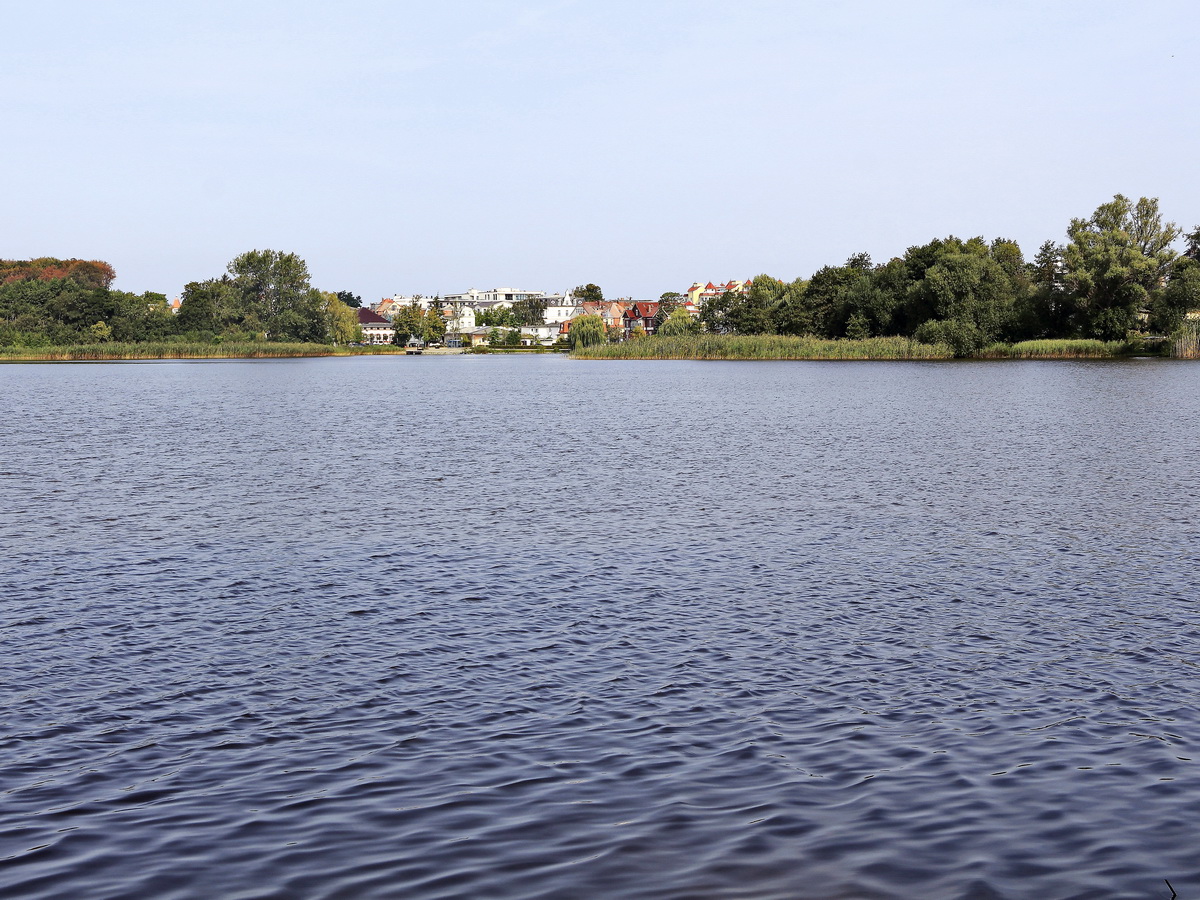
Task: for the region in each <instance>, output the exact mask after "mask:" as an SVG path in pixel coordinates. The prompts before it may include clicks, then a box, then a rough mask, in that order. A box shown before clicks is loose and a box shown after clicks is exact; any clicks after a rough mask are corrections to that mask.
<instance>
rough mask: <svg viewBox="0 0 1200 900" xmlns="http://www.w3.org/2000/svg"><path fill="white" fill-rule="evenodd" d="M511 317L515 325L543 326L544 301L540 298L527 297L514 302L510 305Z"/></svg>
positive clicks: (544, 314) (544, 320)
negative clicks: (514, 320) (514, 318)
mask: <svg viewBox="0 0 1200 900" xmlns="http://www.w3.org/2000/svg"><path fill="white" fill-rule="evenodd" d="M512 312H513V316H515V317H516V324H517V325H544V324H545V322H546V301H545V300H543V299H542V298H541V297H527V298H526V299H524V300H516V301H514V302H513V305H512Z"/></svg>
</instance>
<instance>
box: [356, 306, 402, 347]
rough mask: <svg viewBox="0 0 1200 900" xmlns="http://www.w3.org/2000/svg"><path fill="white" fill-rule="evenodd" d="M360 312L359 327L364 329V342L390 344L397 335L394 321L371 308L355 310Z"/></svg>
mask: <svg viewBox="0 0 1200 900" xmlns="http://www.w3.org/2000/svg"><path fill="white" fill-rule="evenodd" d="M355 311H356V312H357V313H358V327H359V328H361V329H362V335H363V343H364V344H390V343H391V342H392V338H393V337H395V336H396V330H395V329H394V328H392V323H391V322H389V321H388V320H387V319H385V318H384V317H383V316H381V315H380V314H379V313H377V312H375V311H373V310H370V309H358V310H355Z"/></svg>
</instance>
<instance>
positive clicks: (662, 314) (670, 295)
mask: <svg viewBox="0 0 1200 900" xmlns="http://www.w3.org/2000/svg"><path fill="white" fill-rule="evenodd" d="M684 299H685V298H684V296H683V294H677V293H676V292H675V291H667V292H666V293H664V294H660V295H659V297H658V312H657V313H655V314H654V319H655V325H656V326H657V328H661V327H662V326H663V325H664V324H666V321H667V319H669V318H670V317H671V313H673V312H675V310H676V309H677V308H678V307H679V305H680V304H681V303H683V301H684Z"/></svg>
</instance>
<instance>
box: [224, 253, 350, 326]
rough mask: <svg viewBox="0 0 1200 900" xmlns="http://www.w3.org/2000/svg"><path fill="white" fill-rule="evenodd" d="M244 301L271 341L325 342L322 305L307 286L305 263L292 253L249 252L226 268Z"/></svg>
mask: <svg viewBox="0 0 1200 900" xmlns="http://www.w3.org/2000/svg"><path fill="white" fill-rule="evenodd" d="M228 272H229V275H230V276H232V278H233V281H234V283H235V284H236V285H237V287H238V289H239V290H240V291H241V292H242V295H243V298H244V301H245V303H246V305H247V307H248V308H249V310H250V312H252V313H253V314H254V315H255V316H256V317H257V318H258V319H259V320H260V321H261V322H262V323H263V324H264V325H265V326H266V331H267V334H268V336H269V337H270V338H271V339H273V340H289V341H315V342H324V341H326V340H328V333H327V331H326V325H325V302H324V300H323V298H322V297H321V294H320V292H319V291H315V290H313V288H312V286H311V285H310V284H309V274H308V264H307V263H305V262H304V260H303V259H301V258H300V257H299V256H297V255H296V254H294V253H282V252H280V251H277V250H250V251H248V252H246V253H243V254H241V255H240V256H238V257H236V258H235V259H234V260H233V261H232V262H230V263H229V266H228Z"/></svg>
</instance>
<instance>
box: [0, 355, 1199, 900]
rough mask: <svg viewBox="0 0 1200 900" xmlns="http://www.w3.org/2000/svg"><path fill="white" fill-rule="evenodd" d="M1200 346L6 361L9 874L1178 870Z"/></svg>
mask: <svg viewBox="0 0 1200 900" xmlns="http://www.w3.org/2000/svg"><path fill="white" fill-rule="evenodd" d="M1198 448H1200V366H1196V365H1193V364H1188V363H1178V362H1170V361H1153V360H1141V361H1121V362H1080V363H1072V362H1054V363H1033V362H1028V363H924V364H917V363H699V362H697V363H689V362H679V363H669V362H646V363H639V362H628V363H615V362H579V361H570V360H566V359H563V358H561V357H551V356H542V357H531V358H502V357H486V356H484V357H442V358H394V357H393V358H370V357H361V358H354V359H314V360H272V361H213V362H162V363H124V364H57V365H5V366H0V615H2V617H3V619H2V622H3V627H2V630H0V641H2V645H0V791H2V793H0V894H3V895H4V896H16V897H31V898H64V900H66V898H71V900H78V898H84V897H86V898H89V900H94V898H134V897H137V898H147V897H153V898H214V897H221V898H374V897H387V898H420V900H425V898H590V897H596V898H601V897H603V898H647V900H649V898H655V900H657V898H681V900H682V898H705V900H708V898H754V900H764V898H767V900H769V898H780V900H784V898H787V900H796V898H801V900H803V898H856V900H857V898H916V897H921V898H995V897H1013V898H1028V897H1037V898H1041V900H1046V898H1068V897H1070V898H1098V897H1103V898H1108V897H1121V898H1125V897H1128V898H1138V900H1145V898H1164V900H1165V898H1167V897H1169V896H1170V891H1169V890H1168V889H1167V886H1166V880H1168V879H1169V880H1170V882H1171V884H1172V885H1173V886H1174V888H1175V890H1176V891H1178V893H1179V897H1180V898H1182V900H1195V898H1200V852H1198V851H1197V846H1200V836H1198V827H1197V826H1198V824H1200V815H1198V814H1197V808H1198V806H1200V766H1198V762H1197V759H1198V757H1200V669H1198V668H1197V664H1198V661H1200V656H1198V655H1197V649H1198V646H1200V625H1198V617H1197V606H1196V598H1197V594H1198V591H1197V576H1198V574H1200V565H1198V563H1197V558H1196V557H1197V553H1196V550H1197V547H1198V546H1200V544H1198V538H1200V525H1198V523H1197V516H1196V503H1195V473H1196V459H1197V451H1198Z"/></svg>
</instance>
